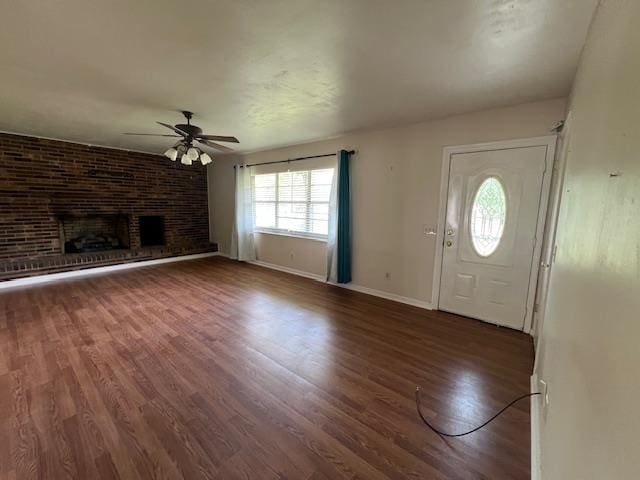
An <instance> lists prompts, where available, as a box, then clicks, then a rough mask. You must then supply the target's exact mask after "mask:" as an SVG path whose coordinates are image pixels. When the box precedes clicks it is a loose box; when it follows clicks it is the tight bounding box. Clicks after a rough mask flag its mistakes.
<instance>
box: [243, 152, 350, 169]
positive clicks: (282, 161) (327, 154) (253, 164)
mask: <svg viewBox="0 0 640 480" xmlns="http://www.w3.org/2000/svg"><path fill="white" fill-rule="evenodd" d="M347 153H348V154H349V155H353V154H354V153H356V151H355V150H349V151H347ZM334 155H336V154H335V153H323V154H322V155H309V156H308V157H297V158H289V159H287V160H276V161H275V162H265V163H252V164H251V165H234V166H233V168H236V167H240V168H243V167H257V166H260V165H273V164H274V163H289V162H297V161H299V160H309V159H310V158H322V157H333V156H334Z"/></svg>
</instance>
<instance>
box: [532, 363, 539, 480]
mask: <svg viewBox="0 0 640 480" xmlns="http://www.w3.org/2000/svg"><path fill="white" fill-rule="evenodd" d="M538 390H539V387H538V375H537V374H535V373H534V374H533V375H531V387H530V392H531V393H533V392H537V391H538ZM540 400H541V399H540V396H539V395H534V396H532V397H531V480H542V470H541V459H540V420H541V418H540Z"/></svg>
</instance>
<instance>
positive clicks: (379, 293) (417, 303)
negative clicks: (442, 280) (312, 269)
mask: <svg viewBox="0 0 640 480" xmlns="http://www.w3.org/2000/svg"><path fill="white" fill-rule="evenodd" d="M330 283H331V285H335V286H336V287H342V288H346V289H348V290H353V291H355V292H360V293H366V294H367V295H373V296H374V297H380V298H386V299H387V300H393V301H394V302H399V303H405V304H407V305H412V306H414V307H419V308H424V309H425V310H433V305H431V303H430V302H425V301H424V300H418V299H417V298H411V297H404V296H402V295H398V294H396V293H389V292H385V291H383V290H376V289H374V288H369V287H363V286H362V285H356V284H353V283H334V282H330Z"/></svg>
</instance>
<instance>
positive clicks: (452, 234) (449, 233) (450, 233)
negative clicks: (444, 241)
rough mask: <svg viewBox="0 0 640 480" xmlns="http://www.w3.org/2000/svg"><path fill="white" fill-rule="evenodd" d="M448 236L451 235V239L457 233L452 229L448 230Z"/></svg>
mask: <svg viewBox="0 0 640 480" xmlns="http://www.w3.org/2000/svg"><path fill="white" fill-rule="evenodd" d="M447 235H449V236H450V237H453V236H454V235H455V232H454V231H453V230H452V229H449V230H447Z"/></svg>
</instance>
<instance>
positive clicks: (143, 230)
mask: <svg viewBox="0 0 640 480" xmlns="http://www.w3.org/2000/svg"><path fill="white" fill-rule="evenodd" d="M138 219H139V222H140V223H139V226H140V246H141V247H153V246H158V245H164V244H165V239H164V217H161V216H144V217H138Z"/></svg>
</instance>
